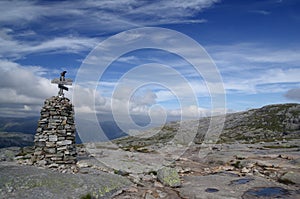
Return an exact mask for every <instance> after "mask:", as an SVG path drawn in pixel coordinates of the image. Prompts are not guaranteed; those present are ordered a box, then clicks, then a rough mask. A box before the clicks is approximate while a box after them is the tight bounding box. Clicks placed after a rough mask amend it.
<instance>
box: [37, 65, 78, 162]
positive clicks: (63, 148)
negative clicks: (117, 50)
mask: <svg viewBox="0 0 300 199" xmlns="http://www.w3.org/2000/svg"><path fill="white" fill-rule="evenodd" d="M65 73H66V71H64V72H62V73H61V77H60V78H56V79H54V80H52V83H55V84H58V87H59V89H60V90H59V93H58V96H53V97H51V98H49V99H46V100H45V103H44V106H43V108H42V110H41V118H40V120H39V122H38V128H37V131H36V134H35V138H34V145H35V149H34V159H35V162H36V164H38V165H40V166H48V167H52V168H55V167H59V166H61V165H73V164H76V155H77V154H76V147H75V124H74V109H73V105H72V104H71V103H70V100H69V99H68V98H66V97H64V94H63V90H68V88H67V87H65V86H64V85H71V84H72V80H71V79H65V77H64V76H65Z"/></svg>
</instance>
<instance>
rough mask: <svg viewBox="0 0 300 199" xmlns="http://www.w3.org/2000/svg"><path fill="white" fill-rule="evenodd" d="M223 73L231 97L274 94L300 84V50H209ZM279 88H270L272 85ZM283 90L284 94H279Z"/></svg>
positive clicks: (232, 47) (256, 47) (250, 47)
mask: <svg viewBox="0 0 300 199" xmlns="http://www.w3.org/2000/svg"><path fill="white" fill-rule="evenodd" d="M207 49H208V52H209V53H210V55H211V57H212V58H213V60H214V61H215V62H216V64H217V66H218V68H219V70H220V71H221V74H222V77H223V81H224V85H225V89H226V90H227V92H228V93H236V92H238V93H246V94H253V93H272V92H283V91H284V90H285V91H286V90H287V89H288V88H286V87H282V86H281V87H279V86H278V85H279V84H281V85H283V84H298V83H299V77H298V76H299V75H298V74H300V69H299V63H300V57H299V53H300V49H298V48H294V49H291V48H280V49H278V48H274V47H268V46H266V45H262V44H258V43H241V44H233V45H224V46H209V47H207ZM272 84H273V85H275V84H276V85H277V86H270V85H272ZM279 88H280V89H281V90H279Z"/></svg>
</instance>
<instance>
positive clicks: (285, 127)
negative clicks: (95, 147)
mask: <svg viewBox="0 0 300 199" xmlns="http://www.w3.org/2000/svg"><path fill="white" fill-rule="evenodd" d="M38 119H39V118H38V117H31V118H1V117H0V132H2V133H1V136H0V148H1V147H8V146H25V145H32V144H33V135H34V134H35V131H36V127H37V121H38ZM209 121H210V118H209V117H208V118H201V119H200V120H194V121H185V122H183V124H182V126H181V128H182V129H181V130H182V132H183V134H187V136H189V135H188V133H189V131H191V130H195V129H194V128H198V129H197V135H196V137H195V139H194V142H195V143H196V144H200V143H202V141H203V137H204V135H205V133H206V132H207V129H208V126H209ZM100 125H101V128H102V129H103V131H104V132H105V134H106V136H107V138H108V139H110V140H112V139H116V140H114V142H116V143H119V144H121V145H122V146H124V147H125V148H126V147H129V146H147V145H152V144H153V143H156V144H165V143H166V142H169V141H171V140H172V139H173V138H174V136H175V135H176V133H177V132H178V130H179V126H180V123H179V122H170V123H167V124H165V125H164V126H163V127H157V128H153V129H150V130H148V131H147V132H146V134H147V133H149V134H151V133H152V134H153V132H157V131H158V133H155V134H154V135H153V136H146V137H145V136H144V137H136V136H135V137H132V136H127V134H126V132H123V131H122V130H121V129H120V128H119V127H118V126H117V124H116V123H115V122H113V121H111V122H110V121H106V122H101V123H100ZM3 132H5V133H3ZM22 133H24V135H23V134H22ZM124 136H127V137H124ZM183 136H185V135H183ZM118 138H119V139H118ZM294 138H300V104H297V103H291V104H276V105H267V106H264V107H262V108H258V109H252V110H248V111H243V112H238V113H230V114H227V115H226V121H225V124H224V128H223V131H222V134H221V135H220V137H219V140H218V142H219V143H223V142H244V143H247V142H248V143H253V142H260V141H274V140H282V139H294ZM77 141H78V143H80V140H79V139H77Z"/></svg>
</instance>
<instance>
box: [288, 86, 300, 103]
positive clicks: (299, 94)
mask: <svg viewBox="0 0 300 199" xmlns="http://www.w3.org/2000/svg"><path fill="white" fill-rule="evenodd" d="M284 96H285V97H286V98H288V99H291V100H295V101H300V88H294V89H290V90H288V91H287V92H286V93H285V94H284Z"/></svg>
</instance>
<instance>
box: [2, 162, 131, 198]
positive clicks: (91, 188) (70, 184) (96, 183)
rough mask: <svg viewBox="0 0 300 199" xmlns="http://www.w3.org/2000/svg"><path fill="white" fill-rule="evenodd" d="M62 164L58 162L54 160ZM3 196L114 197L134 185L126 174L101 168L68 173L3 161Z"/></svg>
mask: <svg viewBox="0 0 300 199" xmlns="http://www.w3.org/2000/svg"><path fill="white" fill-rule="evenodd" d="M51 166H53V167H58V164H52V165H51ZM0 171H1V172H0V198H24V199H29V198H30V199H40V198H49V199H57V198H74V199H75V198H76V199H77V198H81V197H84V196H87V195H88V194H90V196H91V198H110V197H111V196H112V194H114V193H115V192H116V191H118V190H120V189H122V188H125V187H127V186H130V185H131V184H132V183H131V182H130V181H129V180H127V179H126V178H124V177H122V176H119V175H114V174H108V173H104V172H101V171H98V172H97V175H88V174H76V175H74V174H67V173H59V172H54V171H51V170H46V169H40V168H36V167H32V166H24V165H22V166H16V165H13V166H12V165H1V164H0Z"/></svg>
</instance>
